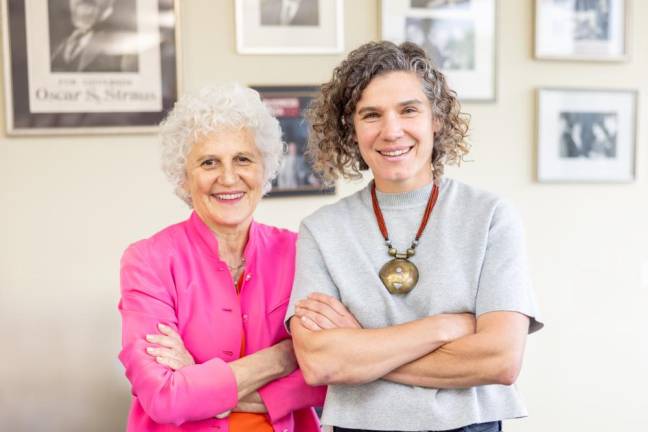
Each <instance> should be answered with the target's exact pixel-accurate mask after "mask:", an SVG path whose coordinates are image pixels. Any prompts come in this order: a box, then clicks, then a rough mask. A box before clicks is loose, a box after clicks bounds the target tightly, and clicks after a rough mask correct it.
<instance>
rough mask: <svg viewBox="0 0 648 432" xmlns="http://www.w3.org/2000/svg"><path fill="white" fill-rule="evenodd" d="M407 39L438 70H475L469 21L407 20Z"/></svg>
mask: <svg viewBox="0 0 648 432" xmlns="http://www.w3.org/2000/svg"><path fill="white" fill-rule="evenodd" d="M405 34H406V37H407V40H408V41H410V42H415V43H416V44H418V45H420V46H421V47H423V48H424V49H425V51H426V52H427V54H428V56H429V57H430V58H431V59H432V61H433V62H434V64H435V65H436V66H437V67H438V68H439V69H444V70H472V69H474V68H475V30H474V23H473V21H471V20H462V19H433V18H419V17H407V19H406V20H405Z"/></svg>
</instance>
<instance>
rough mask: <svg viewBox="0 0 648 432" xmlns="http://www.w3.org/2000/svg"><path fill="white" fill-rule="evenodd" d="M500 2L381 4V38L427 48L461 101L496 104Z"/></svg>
mask: <svg viewBox="0 0 648 432" xmlns="http://www.w3.org/2000/svg"><path fill="white" fill-rule="evenodd" d="M496 6H497V1H496V0H382V2H381V37H382V39H385V40H390V41H392V42H395V43H402V42H405V41H410V42H415V43H417V44H418V45H420V46H421V47H423V48H424V49H425V51H426V52H427V54H428V56H429V57H430V58H431V59H432V61H433V62H434V63H435V65H436V66H437V67H438V68H439V69H440V70H441V71H442V72H443V74H444V75H445V76H446V77H447V78H448V83H449V85H450V88H452V89H453V90H455V91H456V92H457V95H458V96H459V99H461V100H462V101H482V102H494V101H495V99H496V96H495V94H496V88H495V87H496V84H495V73H496V72H495V63H496V62H495V43H496V30H495V28H496V27H495V24H496Z"/></svg>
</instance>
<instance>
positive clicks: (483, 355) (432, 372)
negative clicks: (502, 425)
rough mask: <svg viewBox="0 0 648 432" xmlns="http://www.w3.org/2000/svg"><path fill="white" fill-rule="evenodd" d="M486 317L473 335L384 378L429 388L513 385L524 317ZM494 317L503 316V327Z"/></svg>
mask: <svg viewBox="0 0 648 432" xmlns="http://www.w3.org/2000/svg"><path fill="white" fill-rule="evenodd" d="M487 315H491V317H489V318H487V319H488V320H490V322H487V323H486V324H484V323H481V325H480V323H479V320H478V329H477V333H475V334H472V335H468V336H465V337H462V338H460V339H457V340H455V341H453V342H450V343H447V344H445V345H443V346H441V347H440V348H438V349H437V350H436V351H434V352H431V353H429V354H427V355H425V356H423V357H421V358H419V359H417V360H415V361H413V362H410V363H408V364H405V365H403V366H401V367H399V368H397V369H395V370H393V371H391V372H390V373H388V374H387V375H385V376H384V379H386V380H389V381H394V382H398V383H401V384H407V385H414V386H420V387H433V388H465V387H473V386H478V385H486V384H502V385H511V384H513V383H514V382H515V380H516V379H517V376H518V374H519V371H520V368H521V365H522V356H523V353H524V345H525V342H526V333H527V330H528V318H527V317H525V316H524V315H521V314H517V313H514V312H497V313H493V314H487ZM498 315H499V316H500V317H501V316H502V315H507V317H506V319H507V320H508V321H507V322H506V324H505V325H499V324H497V323H496V320H497V319H498ZM480 320H481V318H480ZM494 323H495V325H492V324H494Z"/></svg>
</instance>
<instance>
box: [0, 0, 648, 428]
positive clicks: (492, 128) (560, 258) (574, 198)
mask: <svg viewBox="0 0 648 432" xmlns="http://www.w3.org/2000/svg"><path fill="white" fill-rule="evenodd" d="M181 3H182V4H181V7H182V9H181V30H182V37H181V46H182V52H183V62H182V73H183V77H184V86H185V88H186V89H195V88H198V87H200V86H202V85H204V84H207V83H211V82H220V81H228V80H234V79H237V80H239V81H240V82H242V83H246V84H312V83H319V82H322V81H324V80H326V79H327V78H328V77H329V74H330V71H331V69H332V67H333V66H334V65H335V64H336V63H337V62H338V61H339V60H340V59H341V57H340V56H294V57H292V56H271V57H264V56H238V55H236V54H235V40H234V10H233V2H232V1H229V0H228V1H225V0H218V1H214V0H182V1H181ZM630 3H631V6H632V16H631V18H630V25H631V27H630V42H631V46H632V60H631V61H630V62H628V63H623V64H596V63H569V62H540V61H534V60H533V59H532V45H533V42H532V29H533V25H532V22H533V4H534V3H533V1H532V0H502V1H501V2H500V9H499V44H498V45H499V46H498V59H499V60H498V87H499V90H498V100H497V103H495V104H466V105H465V107H464V108H465V110H466V111H468V112H470V113H471V114H472V116H473V121H472V140H473V144H474V148H473V153H472V160H473V162H470V163H466V164H464V166H463V167H461V168H460V169H451V170H449V174H450V175H451V176H453V177H456V178H459V179H461V180H463V181H466V182H468V183H471V184H473V185H476V186H479V187H481V188H484V189H488V190H491V191H495V192H497V193H499V194H500V195H504V196H507V197H509V198H510V199H511V200H512V201H513V202H514V203H515V204H516V205H517V206H518V207H519V209H520V211H521V213H522V215H523V217H524V220H525V223H526V228H527V231H528V242H529V255H530V260H531V267H532V272H533V280H534V282H535V288H536V292H537V297H538V299H539V302H540V304H541V307H542V310H543V312H544V318H545V321H546V322H547V327H546V328H545V329H544V330H543V331H542V332H540V333H538V334H537V335H534V336H532V337H531V338H530V339H529V342H528V347H527V354H526V360H525V365H524V370H523V373H522V376H521V378H520V382H519V385H520V387H521V390H522V392H523V393H524V395H525V398H526V401H527V404H528V407H529V411H530V414H531V416H530V417H529V418H528V419H524V420H518V421H512V422H508V423H507V425H506V428H507V430H509V431H525V432H544V431H547V430H551V431H556V432H558V431H581V430H588V431H592V432H595V431H600V432H603V431H609V430H647V428H648V420H646V417H645V412H646V411H647V410H648V397H647V396H646V395H645V394H644V392H643V389H645V388H646V387H648V367H647V366H646V365H648V340H647V339H646V337H645V331H644V330H645V328H646V324H645V319H644V316H643V315H644V314H645V311H646V306H647V305H648V280H647V279H648V274H647V273H648V268H647V267H648V230H647V229H646V228H645V221H646V220H648V200H647V198H646V197H648V178H647V176H646V168H647V163H646V162H647V161H646V132H645V131H644V129H643V127H642V126H643V122H641V121H640V122H639V134H638V165H637V167H638V175H637V181H636V182H635V183H632V184H623V185H547V184H539V183H537V182H536V181H535V180H534V176H535V174H534V173H535V144H534V143H535V138H534V137H535V115H536V112H535V93H534V89H535V88H537V87H538V86H578V87H605V88H615V87H619V88H634V89H638V90H639V92H640V93H639V95H640V98H639V108H640V111H639V117H640V119H644V118H645V111H643V107H644V106H645V105H646V99H645V95H646V94H648V81H647V80H646V79H645V77H646V76H647V73H648V57H646V56H643V55H642V53H644V52H646V48H647V47H646V44H647V42H646V41H648V29H645V28H643V26H642V25H643V24H644V22H645V20H646V18H647V17H648V3H647V2H643V1H638V0H635V1H630ZM378 4H379V2H377V1H375V0H353V1H349V0H347V1H346V2H345V17H346V21H345V30H346V41H345V46H346V47H347V50H348V49H350V48H353V47H356V46H357V45H359V44H360V43H362V42H365V41H367V40H370V39H375V38H377V37H378ZM259 71H263V73H260V72H259ZM2 114H4V113H2ZM3 117H4V116H3ZM0 140H1V141H0V227H1V228H0V340H1V341H2V344H1V346H2V350H1V351H0V383H2V384H1V385H0V430H3V431H16V432H18V431H50V430H65V431H85V430H93V431H114V430H120V429H123V425H124V422H125V416H126V412H127V405H128V399H129V387H128V385H127V382H126V380H125V378H124V377H123V371H122V367H121V365H120V364H119V362H118V361H117V359H116V356H117V353H118V351H119V346H120V320H119V316H118V313H117V310H116V304H117V301H118V262H119V257H120V255H121V252H122V251H123V249H124V248H125V247H126V246H127V245H128V244H129V243H130V242H132V241H134V240H136V239H139V238H142V237H145V236H148V235H150V234H151V233H153V232H155V231H157V230H159V229H160V228H162V227H164V226H166V225H168V224H170V223H172V222H176V221H178V220H181V219H182V218H184V217H186V215H187V209H186V208H185V207H183V205H182V203H181V202H180V201H179V200H177V199H176V198H175V197H174V196H173V195H172V193H171V188H170V187H169V186H168V185H167V183H166V181H165V179H164V178H163V176H162V174H161V173H160V170H159V168H158V165H159V162H158V154H157V148H156V145H157V142H156V138H155V137H154V136H150V135H149V136H134V135H125V136H103V137H97V136H72V137H56V138H54V137H40V138H6V137H4V136H3V137H2V138H0ZM361 185H362V183H355V184H349V183H344V184H341V185H340V187H339V193H338V196H337V197H326V198H291V199H288V198H285V199H271V200H270V199H268V200H264V201H263V202H262V203H261V204H260V206H259V209H258V211H257V218H258V219H259V220H261V221H264V222H267V223H271V224H276V225H280V226H285V227H290V228H297V226H298V223H299V220H300V219H301V218H302V217H303V216H305V215H306V214H308V213H310V212H312V211H313V210H315V209H316V208H318V207H319V206H321V205H323V204H325V203H328V202H331V201H333V200H335V199H337V198H338V197H339V196H342V195H346V194H348V193H350V192H352V191H354V190H356V189H358V188H359V187H360V186H361ZM642 266H644V277H643V281H642V273H641V269H642Z"/></svg>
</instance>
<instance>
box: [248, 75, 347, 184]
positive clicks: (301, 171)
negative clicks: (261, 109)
mask: <svg viewBox="0 0 648 432" xmlns="http://www.w3.org/2000/svg"><path fill="white" fill-rule="evenodd" d="M253 88H254V89H255V90H256V91H258V92H259V93H260V94H261V99H262V100H263V103H265V105H266V106H267V107H268V108H269V109H270V111H271V112H272V114H273V115H274V116H275V117H277V119H278V120H279V124H281V130H282V131H283V140H284V142H285V143H286V148H285V154H284V157H283V160H282V162H281V166H280V167H279V174H278V175H277V177H276V178H275V179H274V180H273V181H272V190H271V191H270V192H269V193H268V195H267V196H288V195H331V194H334V193H335V188H323V187H322V181H321V180H320V178H319V177H318V176H317V175H316V174H315V173H314V172H313V168H312V165H311V163H310V161H309V160H308V158H307V157H306V156H305V154H304V153H305V151H306V143H307V142H308V131H309V124H308V121H307V120H306V118H305V116H304V112H305V111H306V109H307V108H308V105H309V104H310V102H311V101H312V100H313V98H314V97H315V95H316V94H317V92H318V91H319V87H315V86H303V87H297V86H285V87H269V86H254V87H253Z"/></svg>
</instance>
